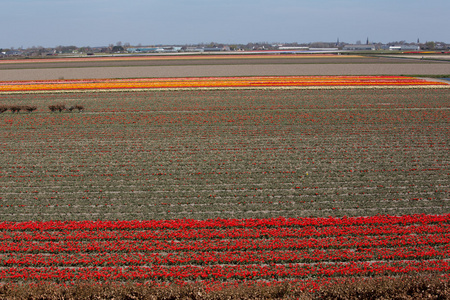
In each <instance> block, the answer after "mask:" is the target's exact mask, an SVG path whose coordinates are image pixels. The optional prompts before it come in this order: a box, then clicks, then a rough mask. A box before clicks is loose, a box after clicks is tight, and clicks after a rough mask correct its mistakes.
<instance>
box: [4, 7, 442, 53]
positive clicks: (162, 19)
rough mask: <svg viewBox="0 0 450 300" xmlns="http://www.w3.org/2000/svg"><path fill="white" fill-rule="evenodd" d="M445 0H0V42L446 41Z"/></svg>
mask: <svg viewBox="0 0 450 300" xmlns="http://www.w3.org/2000/svg"><path fill="white" fill-rule="evenodd" d="M449 15H450V1H449V0H429V1H425V0H376V1H374V0H0V32H1V34H0V48H9V47H15V48H19V47H24V48H27V47H31V46H44V47H55V46H58V45H64V46H68V45H75V46H107V45H109V44H116V43H117V42H119V41H121V42H122V43H130V44H131V45H137V44H139V43H140V44H142V45H154V44H196V43H209V42H216V43H227V44H232V43H248V42H269V43H272V42H281V43H283V42H299V43H302V42H317V41H325V42H334V41H336V39H337V38H339V39H340V41H344V42H348V43H355V42H356V41H358V40H360V41H362V42H363V43H364V42H365V41H366V38H367V37H368V38H369V40H370V41H374V42H384V43H387V42H390V41H400V40H405V41H407V42H415V41H417V39H418V38H419V39H420V41H421V42H425V41H443V42H450V31H449V17H448V16H449Z"/></svg>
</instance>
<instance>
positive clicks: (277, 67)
mask: <svg viewBox="0 0 450 300" xmlns="http://www.w3.org/2000/svg"><path fill="white" fill-rule="evenodd" d="M441 74H450V64H449V63H441V64H436V63H434V64H423V63H422V64H415V63H411V64H257V65H256V64H255V65H191V66H135V67H92V68H91V67H85V68H52V69H27V70H20V69H15V70H0V81H10V80H51V79H83V78H85V79H91V78H139V77H204V76H270V75H441Z"/></svg>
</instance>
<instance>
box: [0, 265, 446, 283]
mask: <svg viewBox="0 0 450 300" xmlns="http://www.w3.org/2000/svg"><path fill="white" fill-rule="evenodd" d="M449 271H450V264H449V262H448V261H442V260H428V261H395V262H349V263H319V264H283V265H280V264H270V265H260V264H251V265H214V266H195V265H187V266H161V265H153V266H147V267H145V266H130V267H81V268H72V267H65V268H63V267H23V268H14V267H13V268H3V269H0V278H1V279H3V280H51V281H59V282H61V281H62V282H64V281H73V280H101V281H123V280H133V281H139V280H144V281H148V280H151V281H165V282H168V281H169V282H170V281H177V280H181V281H183V280H196V281H201V280H214V281H218V282H223V281H227V280H233V279H234V280H236V279H237V280H276V279H280V278H308V277H333V276H351V277H355V276H376V275H400V274H415V273H440V274H445V273H448V272H449Z"/></svg>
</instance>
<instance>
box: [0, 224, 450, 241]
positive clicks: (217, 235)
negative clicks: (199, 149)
mask: <svg viewBox="0 0 450 300" xmlns="http://www.w3.org/2000/svg"><path fill="white" fill-rule="evenodd" d="M282 226H283V227H282ZM144 228H145V227H144ZM449 233H450V224H446V223H441V224H417V223H416V224H413V225H408V226H405V225H403V224H382V225H379V224H372V225H371V226H367V225H360V224H357V225H347V224H345V225H341V226H339V225H337V226H336V225H329V226H326V225H322V226H320V227H316V226H310V225H305V226H301V227H298V226H296V225H291V226H286V225H281V226H277V227H273V226H266V225H260V226H256V227H247V228H241V227H224V228H220V227H216V228H190V227H186V228H170V229H162V230H154V229H152V228H145V229H142V230H139V229H137V228H135V229H133V230H126V229H120V230H109V229H107V228H106V229H101V230H100V231H99V230H95V229H93V230H80V229H74V230H67V229H63V230H52V231H41V230H36V229H35V230H33V231H28V230H27V231H6V230H5V231H2V232H0V241H9V242H14V241H81V240H85V241H91V240H152V241H155V240H174V239H183V240H215V239H259V238H261V239H264V238H265V239H272V238H312V237H315V238H323V237H328V236H330V235H331V236H336V237H338V236H356V237H361V236H363V237H367V236H390V235H406V234H410V235H411V234H415V235H424V234H428V235H430V234H449Z"/></svg>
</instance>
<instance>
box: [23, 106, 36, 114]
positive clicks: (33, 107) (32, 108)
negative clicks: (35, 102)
mask: <svg viewBox="0 0 450 300" xmlns="http://www.w3.org/2000/svg"><path fill="white" fill-rule="evenodd" d="M23 109H24V110H26V111H28V112H30V113H31V112H33V111H35V110H36V109H37V107H36V106H29V105H26V106H24V107H23Z"/></svg>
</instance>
